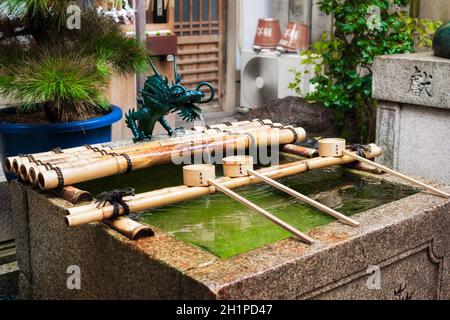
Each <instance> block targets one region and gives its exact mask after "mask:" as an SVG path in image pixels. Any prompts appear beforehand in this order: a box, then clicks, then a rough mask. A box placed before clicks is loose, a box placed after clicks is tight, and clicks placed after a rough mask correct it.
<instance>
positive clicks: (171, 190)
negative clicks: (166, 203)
mask: <svg viewBox="0 0 450 320" xmlns="http://www.w3.org/2000/svg"><path fill="white" fill-rule="evenodd" d="M187 189H189V187H188V186H184V185H183V186H178V187H170V188H165V189H160V190H155V191H150V192H145V193H140V194H137V195H135V196H134V197H132V196H129V197H124V198H123V200H124V201H125V202H128V201H134V200H138V199H144V198H149V197H154V196H160V195H167V194H170V193H174V192H178V191H186V190H187ZM97 207H98V203H97V202H92V203H89V204H87V205H84V206H80V207H74V208H70V211H68V212H67V214H70V215H72V216H76V215H78V214H83V213H85V212H86V209H89V210H90V209H96V208H97Z"/></svg>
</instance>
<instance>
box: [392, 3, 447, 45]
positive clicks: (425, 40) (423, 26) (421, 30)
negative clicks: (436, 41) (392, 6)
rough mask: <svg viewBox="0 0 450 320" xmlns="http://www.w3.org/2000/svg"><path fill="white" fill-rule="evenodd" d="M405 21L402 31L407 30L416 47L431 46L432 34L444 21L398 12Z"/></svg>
mask: <svg viewBox="0 0 450 320" xmlns="http://www.w3.org/2000/svg"><path fill="white" fill-rule="evenodd" d="M400 19H401V20H403V22H404V23H405V28H404V29H403V30H402V31H403V32H407V33H408V34H409V36H410V37H411V38H412V39H414V41H415V47H416V49H422V48H424V49H426V48H431V46H432V44H433V36H434V34H435V33H436V31H437V29H439V27H441V26H442V25H443V24H444V23H443V22H442V21H439V20H437V21H436V20H431V19H420V18H412V17H410V16H409V15H408V14H407V13H406V12H403V13H402V14H400Z"/></svg>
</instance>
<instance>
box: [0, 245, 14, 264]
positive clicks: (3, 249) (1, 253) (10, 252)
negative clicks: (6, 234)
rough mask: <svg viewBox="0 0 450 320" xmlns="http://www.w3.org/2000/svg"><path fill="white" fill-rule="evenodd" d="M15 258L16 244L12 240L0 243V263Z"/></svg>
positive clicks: (11, 260) (5, 262)
mask: <svg viewBox="0 0 450 320" xmlns="http://www.w3.org/2000/svg"><path fill="white" fill-rule="evenodd" d="M16 260H17V256H16V244H15V243H14V241H10V242H6V243H0V265H3V264H7V263H11V262H14V261H16Z"/></svg>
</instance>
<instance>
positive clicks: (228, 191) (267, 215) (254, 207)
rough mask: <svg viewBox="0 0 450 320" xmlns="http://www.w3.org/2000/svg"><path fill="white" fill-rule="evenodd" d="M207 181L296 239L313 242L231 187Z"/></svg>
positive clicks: (307, 242) (308, 242)
mask: <svg viewBox="0 0 450 320" xmlns="http://www.w3.org/2000/svg"><path fill="white" fill-rule="evenodd" d="M208 183H209V184H210V185H211V186H213V187H214V188H216V189H217V190H219V191H221V192H222V193H224V194H225V195H227V196H229V197H230V198H232V199H234V200H236V201H238V202H240V203H242V204H243V205H245V206H247V207H248V208H250V209H252V210H253V211H255V212H257V213H259V214H260V215H262V216H263V217H265V218H266V219H268V220H270V221H271V222H273V223H274V224H276V225H278V226H279V227H281V228H283V229H284V230H286V231H288V232H289V233H291V234H292V235H294V237H296V238H297V239H298V240H300V241H302V242H305V243H306V244H309V245H311V244H313V243H314V241H315V240H314V239H313V238H311V237H309V236H307V235H306V234H304V233H303V232H301V231H299V230H297V229H296V228H294V227H293V226H291V225H290V224H288V223H286V222H284V221H283V220H281V219H279V218H278V217H276V216H274V215H273V214H271V213H269V212H267V211H266V210H264V209H263V208H261V207H259V206H257V205H256V204H254V203H253V202H250V201H248V200H247V199H245V198H244V197H242V196H240V195H239V194H237V193H236V192H234V191H232V190H231V189H228V188H227V187H225V186H223V185H221V184H220V183H218V182H216V181H214V180H208Z"/></svg>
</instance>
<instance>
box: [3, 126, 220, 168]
mask: <svg viewBox="0 0 450 320" xmlns="http://www.w3.org/2000/svg"><path fill="white" fill-rule="evenodd" d="M219 135H223V133H218V132H217V131H216V130H209V131H208V132H207V133H206V134H201V135H193V136H184V137H177V138H171V139H168V140H166V141H151V142H146V143H142V144H137V145H135V144H134V145H131V146H125V147H119V148H112V147H109V146H102V147H98V148H99V149H100V150H105V151H108V152H115V153H126V152H130V151H135V150H144V149H149V148H157V147H160V146H164V145H168V144H175V143H182V142H187V141H190V140H192V139H201V138H202V137H209V136H219ZM97 146H98V145H94V146H92V147H93V148H94V147H97ZM82 148H84V149H83V150H81V151H79V152H75V151H74V152H70V153H69V152H67V153H66V152H64V153H43V154H37V155H32V156H33V158H34V159H35V160H40V161H42V162H52V161H60V160H63V161H70V160H71V159H72V160H76V158H77V157H80V158H84V157H89V156H92V155H94V156H96V155H97V154H98V152H95V151H93V150H92V149H86V147H82ZM75 149H78V148H75ZM8 159H14V160H12V167H13V169H14V171H13V172H15V173H16V174H18V173H19V170H20V165H22V164H24V165H26V164H28V163H31V164H34V161H30V159H29V158H27V157H21V158H20V157H12V158H8ZM8 159H7V160H5V161H8V163H9V162H10V160H8ZM5 165H6V162H5ZM8 166H9V165H8Z"/></svg>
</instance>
